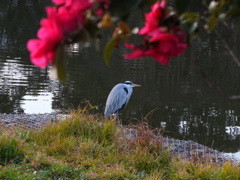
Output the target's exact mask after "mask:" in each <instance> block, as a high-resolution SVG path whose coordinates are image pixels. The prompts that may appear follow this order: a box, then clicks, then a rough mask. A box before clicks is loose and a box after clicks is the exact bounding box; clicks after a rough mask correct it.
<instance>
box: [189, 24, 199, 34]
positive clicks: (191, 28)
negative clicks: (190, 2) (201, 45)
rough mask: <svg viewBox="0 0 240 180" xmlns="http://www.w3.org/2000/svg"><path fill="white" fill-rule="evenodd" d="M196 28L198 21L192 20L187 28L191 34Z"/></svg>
mask: <svg viewBox="0 0 240 180" xmlns="http://www.w3.org/2000/svg"><path fill="white" fill-rule="evenodd" d="M197 28H198V22H194V23H193V24H192V25H191V26H190V28H189V33H190V34H191V33H193V32H195V31H196V29H197Z"/></svg>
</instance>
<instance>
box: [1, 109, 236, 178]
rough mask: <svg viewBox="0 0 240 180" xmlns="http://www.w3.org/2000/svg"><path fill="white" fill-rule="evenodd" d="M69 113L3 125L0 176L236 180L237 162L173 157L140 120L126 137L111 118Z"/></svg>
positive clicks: (77, 112) (78, 112)
mask: <svg viewBox="0 0 240 180" xmlns="http://www.w3.org/2000/svg"><path fill="white" fill-rule="evenodd" d="M71 115H72V117H71V118H68V119H66V120H63V121H58V122H55V123H52V124H50V125H48V126H46V127H42V128H41V129H39V130H26V129H15V130H6V128H2V129H1V131H0V179H10V180H11V179H14V180H15V179H24V180H25V179H64V180H65V179H113V180H114V179H123V180H130V179H131V180H133V179H149V180H150V179H151V180H153V179H166V180H167V179H173V180H185V179H186V180H195V179H204V180H205V179H206V180H208V179H209V180H210V179H211V180H212V179H216V180H225V179H229V180H238V179H240V165H239V164H238V165H237V164H231V163H230V162H228V163H225V164H223V165H221V166H220V165H218V164H214V163H211V162H209V161H208V162H200V161H199V162H197V161H196V162H188V161H186V160H181V159H179V158H174V157H172V156H171V155H170V152H168V151H167V150H165V149H163V148H162V146H161V143H157V142H156V141H155V140H154V139H153V138H152V137H153V135H154V132H153V131H152V130H150V129H149V128H148V127H147V126H146V125H144V124H139V125H136V126H135V129H137V131H138V132H139V133H138V137H137V138H136V139H135V140H130V139H127V138H126V137H125V136H124V135H123V133H124V132H123V129H122V128H121V126H119V125H118V124H117V123H116V122H115V121H113V120H106V119H103V118H102V117H99V116H97V115H90V114H86V113H84V112H83V111H81V110H78V111H76V112H73V113H71Z"/></svg>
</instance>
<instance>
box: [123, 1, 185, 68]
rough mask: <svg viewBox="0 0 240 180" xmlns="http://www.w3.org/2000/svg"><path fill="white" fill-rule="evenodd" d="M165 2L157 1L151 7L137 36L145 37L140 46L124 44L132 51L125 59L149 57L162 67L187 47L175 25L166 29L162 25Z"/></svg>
mask: <svg viewBox="0 0 240 180" xmlns="http://www.w3.org/2000/svg"><path fill="white" fill-rule="evenodd" d="M165 5H166V1H165V0H163V1H162V2H159V1H157V2H156V3H155V4H154V5H153V6H152V11H151V12H150V13H148V14H146V23H145V26H144V27H143V28H142V29H141V30H140V32H139V34H140V35H144V36H145V40H144V42H143V43H142V44H140V45H138V46H134V45H132V44H127V43H126V44H125V47H127V48H129V49H132V50H133V52H132V53H129V54H125V58H126V59H136V58H142V57H146V56H150V57H152V58H154V59H156V60H157V61H158V62H159V63H161V64H162V65H167V64H168V62H169V60H170V58H171V57H175V56H179V55H181V54H183V53H184V51H185V48H186V47H187V46H188V45H187V43H185V42H184V38H185V33H184V32H182V30H181V28H180V27H179V26H177V25H173V26H172V27H170V28H169V29H168V27H166V25H163V22H164V19H165V17H164V15H165V10H164V8H165Z"/></svg>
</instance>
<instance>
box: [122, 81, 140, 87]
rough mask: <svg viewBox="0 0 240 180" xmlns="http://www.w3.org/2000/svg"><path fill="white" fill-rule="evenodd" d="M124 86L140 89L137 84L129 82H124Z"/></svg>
mask: <svg viewBox="0 0 240 180" xmlns="http://www.w3.org/2000/svg"><path fill="white" fill-rule="evenodd" d="M124 84H126V85H127V86H130V87H140V86H141V85H139V84H134V83H132V82H131V81H125V83H124Z"/></svg>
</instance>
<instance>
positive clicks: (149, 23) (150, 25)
mask: <svg viewBox="0 0 240 180" xmlns="http://www.w3.org/2000/svg"><path fill="white" fill-rule="evenodd" d="M165 5H166V1H165V0H163V1H162V2H159V1H157V2H156V3H155V4H154V5H153V6H152V8H151V9H152V11H151V12H150V13H148V14H145V18H146V22H145V26H144V27H143V28H142V29H141V30H140V32H139V34H140V35H145V34H147V33H149V32H151V31H152V30H155V29H156V28H158V27H159V24H160V22H161V21H162V20H163V18H164V7H165Z"/></svg>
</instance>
